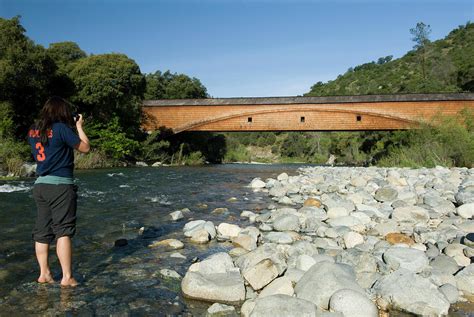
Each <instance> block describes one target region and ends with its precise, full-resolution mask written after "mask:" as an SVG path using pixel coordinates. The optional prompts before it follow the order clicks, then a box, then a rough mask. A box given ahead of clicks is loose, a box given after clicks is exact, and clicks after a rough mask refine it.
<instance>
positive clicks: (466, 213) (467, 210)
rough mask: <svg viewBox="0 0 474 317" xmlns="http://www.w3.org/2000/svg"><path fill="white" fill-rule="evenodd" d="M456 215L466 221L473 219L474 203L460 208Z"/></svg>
mask: <svg viewBox="0 0 474 317" xmlns="http://www.w3.org/2000/svg"><path fill="white" fill-rule="evenodd" d="M456 213H457V214H458V215H459V216H461V217H462V218H464V219H471V218H472V217H473V216H474V203H469V204H464V205H461V206H459V207H458V208H456Z"/></svg>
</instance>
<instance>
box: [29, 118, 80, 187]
mask: <svg viewBox="0 0 474 317" xmlns="http://www.w3.org/2000/svg"><path fill="white" fill-rule="evenodd" d="M28 142H29V143H30V146H31V152H32V153H33V157H34V158H35V160H36V162H37V167H36V174H37V175H39V176H46V175H52V176H59V177H71V178H72V177H73V170H74V149H75V148H76V146H77V145H78V144H79V143H80V142H81V139H80V138H79V136H78V135H77V134H76V133H74V131H73V130H72V129H71V128H70V127H69V126H67V125H66V124H64V123H61V122H56V123H53V126H52V128H51V130H50V131H49V132H48V144H46V145H44V146H43V145H42V144H41V140H40V136H39V130H37V129H36V128H34V127H33V128H32V129H30V131H29V133H28Z"/></svg>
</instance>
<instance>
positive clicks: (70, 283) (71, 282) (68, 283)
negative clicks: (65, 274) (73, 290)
mask: <svg viewBox="0 0 474 317" xmlns="http://www.w3.org/2000/svg"><path fill="white" fill-rule="evenodd" d="M77 285H79V283H78V282H77V281H76V279H75V278H74V277H71V278H68V279H65V278H63V279H62V280H61V287H76V286H77Z"/></svg>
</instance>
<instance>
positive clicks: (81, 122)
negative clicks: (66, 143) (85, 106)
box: [76, 113, 84, 128]
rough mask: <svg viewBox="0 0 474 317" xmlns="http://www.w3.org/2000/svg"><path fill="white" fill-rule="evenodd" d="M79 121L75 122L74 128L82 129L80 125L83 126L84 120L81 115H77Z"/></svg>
mask: <svg viewBox="0 0 474 317" xmlns="http://www.w3.org/2000/svg"><path fill="white" fill-rule="evenodd" d="M77 116H78V117H79V119H77V121H76V128H82V125H83V124H84V118H83V117H82V114H80V113H79V114H78V115H77Z"/></svg>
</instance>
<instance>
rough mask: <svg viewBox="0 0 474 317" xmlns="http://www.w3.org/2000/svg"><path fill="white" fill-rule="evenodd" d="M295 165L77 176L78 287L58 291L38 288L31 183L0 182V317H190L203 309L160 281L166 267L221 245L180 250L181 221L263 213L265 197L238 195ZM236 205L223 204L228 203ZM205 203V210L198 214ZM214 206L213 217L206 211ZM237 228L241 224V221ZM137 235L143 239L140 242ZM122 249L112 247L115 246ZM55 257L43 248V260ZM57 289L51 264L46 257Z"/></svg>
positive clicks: (185, 263) (174, 283) (183, 266)
mask: <svg viewBox="0 0 474 317" xmlns="http://www.w3.org/2000/svg"><path fill="white" fill-rule="evenodd" d="M297 167H298V166H294V165H293V166H283V165H279V166H269V165H265V166H262V165H258V166H255V165H222V166H208V167H199V168H129V169H113V170H93V171H80V172H78V173H77V174H76V177H77V183H78V185H79V209H78V228H77V236H76V237H75V238H74V240H73V241H74V261H75V262H74V271H75V274H76V278H77V280H78V281H79V282H80V283H81V286H80V287H78V288H76V289H62V288H61V287H59V286H58V284H55V285H38V284H37V283H35V282H34V281H35V280H36V278H37V274H38V271H37V264H36V261H35V259H34V257H33V243H32V241H31V230H32V226H33V223H34V218H35V213H36V211H35V206H34V201H33V198H32V197H31V187H32V183H33V180H28V181H22V182H4V183H0V239H1V241H2V243H1V244H0V285H1V288H0V312H1V315H8V314H13V315H19V314H27V315H31V314H40V315H55V314H58V313H59V314H61V313H62V314H64V312H71V313H72V314H73V315H92V314H96V315H110V314H118V315H127V314H133V315H150V314H154V315H160V314H170V315H177V314H178V315H179V314H181V315H191V314H193V315H199V314H201V313H202V311H203V309H207V307H208V306H209V305H208V304H204V303H200V302H194V301H185V300H183V298H182V297H181V294H180V288H179V285H180V282H179V281H178V280H174V279H170V278H164V277H162V276H161V275H160V274H159V271H160V270H161V269H163V268H170V269H173V270H175V271H177V272H178V273H179V274H181V275H184V273H185V272H186V270H187V268H188V267H189V265H190V264H191V263H192V260H193V258H195V257H200V258H203V257H205V256H206V255H207V254H210V253H214V252H216V251H219V250H228V249H230V248H231V245H230V244H228V243H217V242H211V243H210V244H209V245H206V246H202V245H193V244H190V243H187V242H186V240H185V239H184V236H183V235H182V227H183V226H184V223H185V222H186V221H187V220H189V219H208V220H211V221H214V223H215V224H216V225H217V224H218V223H220V222H223V221H232V222H234V223H235V222H236V223H239V221H240V219H239V217H238V215H239V214H240V212H241V211H242V210H245V209H248V210H253V209H256V208H265V206H266V205H267V204H268V201H269V200H268V198H267V197H266V196H265V195H262V194H256V193H253V192H252V191H251V190H250V189H249V188H247V187H246V185H248V184H249V183H250V181H251V180H252V178H253V177H257V176H258V177H262V178H266V177H276V176H277V175H278V174H279V173H281V172H282V171H287V172H288V171H289V172H293V173H295V172H296V169H297ZM231 197H236V198H237V201H235V202H230V201H228V199H229V198H231ZM204 204H205V205H207V207H204V208H203V206H204ZM218 207H226V208H228V211H227V212H224V213H222V214H215V213H211V211H212V210H213V209H215V208H218ZM182 208H189V209H190V210H191V213H190V215H189V217H188V218H187V219H185V220H182V221H180V222H172V221H170V219H169V216H168V214H169V213H170V212H172V211H174V210H178V209H182ZM242 225H245V223H242ZM142 227H144V228H145V229H144V231H143V234H141V235H140V234H139V232H140V228H142ZM120 238H125V239H127V240H128V244H127V245H126V246H124V247H115V246H114V242H115V241H116V240H117V239H120ZM164 238H176V239H180V240H182V241H183V242H185V248H184V249H183V250H179V251H180V253H181V254H183V255H184V256H185V257H186V258H184V259H182V258H170V254H171V253H173V252H174V251H166V252H165V251H163V250H162V249H150V248H148V247H147V246H148V245H149V244H150V243H151V242H152V241H154V240H156V239H164ZM54 253H55V249H54V247H52V248H51V255H53V254H54ZM50 259H51V268H52V271H53V276H54V278H55V279H56V281H59V280H60V278H61V271H60V267H59V263H58V262H57V259H56V257H55V256H51V257H50Z"/></svg>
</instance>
